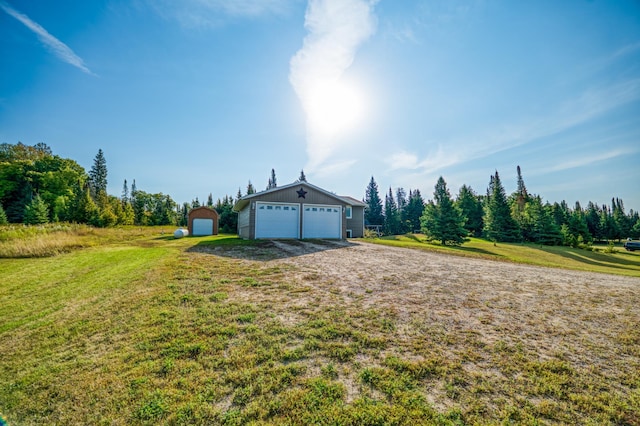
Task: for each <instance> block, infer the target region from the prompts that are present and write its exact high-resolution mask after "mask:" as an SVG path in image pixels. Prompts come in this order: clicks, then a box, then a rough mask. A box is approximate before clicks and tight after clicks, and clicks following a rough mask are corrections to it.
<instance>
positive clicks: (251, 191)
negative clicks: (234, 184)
mask: <svg viewBox="0 0 640 426" xmlns="http://www.w3.org/2000/svg"><path fill="white" fill-rule="evenodd" d="M255 193H256V189H255V188H254V187H253V184H252V183H251V181H249V183H248V184H247V195H251V194H255Z"/></svg>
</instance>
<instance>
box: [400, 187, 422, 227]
mask: <svg viewBox="0 0 640 426" xmlns="http://www.w3.org/2000/svg"><path fill="white" fill-rule="evenodd" d="M423 212H424V199H423V198H422V194H420V190H419V189H415V190H413V191H412V190H409V201H408V202H407V205H406V207H405V208H404V209H403V210H402V222H403V223H404V224H405V227H406V228H408V231H407V232H419V230H420V228H421V224H420V218H421V217H422V213H423Z"/></svg>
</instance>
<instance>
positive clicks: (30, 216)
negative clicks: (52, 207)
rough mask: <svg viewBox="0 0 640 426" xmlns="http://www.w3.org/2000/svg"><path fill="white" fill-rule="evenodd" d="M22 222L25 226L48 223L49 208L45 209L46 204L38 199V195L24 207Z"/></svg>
mask: <svg viewBox="0 0 640 426" xmlns="http://www.w3.org/2000/svg"><path fill="white" fill-rule="evenodd" d="M23 222H24V224H25V225H40V224H43V223H49V207H47V204H46V203H45V202H44V201H43V200H42V198H40V195H36V196H35V197H33V200H31V203H29V204H27V206H26V207H25V209H24V219H23Z"/></svg>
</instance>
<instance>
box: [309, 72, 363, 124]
mask: <svg viewBox="0 0 640 426" xmlns="http://www.w3.org/2000/svg"><path fill="white" fill-rule="evenodd" d="M307 112H308V119H309V124H310V125H311V126H312V127H313V128H314V129H316V130H318V131H321V132H323V133H325V134H327V135H331V136H334V135H337V134H339V133H342V132H346V131H349V130H352V129H353V128H355V127H356V126H357V125H358V124H360V123H361V121H362V120H363V118H364V115H365V102H364V98H363V95H362V94H361V93H360V92H359V91H358V90H357V88H356V87H355V85H353V84H347V83H346V82H343V81H333V82H330V83H325V84H320V85H318V86H316V87H315V88H314V90H313V91H312V92H311V93H310V97H309V99H308V108H307Z"/></svg>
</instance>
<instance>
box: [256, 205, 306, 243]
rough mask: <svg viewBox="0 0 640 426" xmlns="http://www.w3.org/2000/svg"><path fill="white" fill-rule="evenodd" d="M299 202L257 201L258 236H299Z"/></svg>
mask: <svg viewBox="0 0 640 426" xmlns="http://www.w3.org/2000/svg"><path fill="white" fill-rule="evenodd" d="M299 210H300V209H299V205H298V204H280V203H260V202H258V203H256V238H299V234H300V233H299V230H300V211H299Z"/></svg>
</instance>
